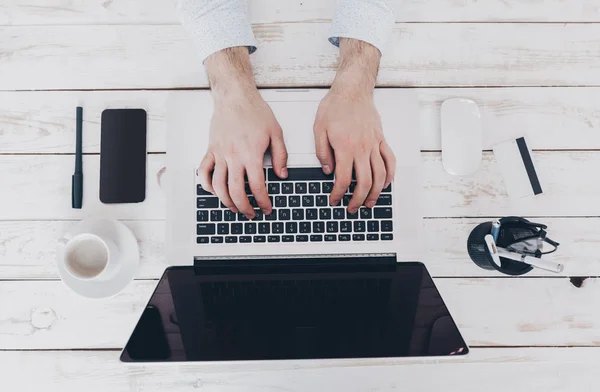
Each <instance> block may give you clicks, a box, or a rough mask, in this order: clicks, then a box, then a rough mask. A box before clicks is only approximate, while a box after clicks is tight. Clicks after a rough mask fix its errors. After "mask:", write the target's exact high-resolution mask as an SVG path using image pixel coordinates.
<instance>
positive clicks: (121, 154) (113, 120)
mask: <svg viewBox="0 0 600 392" xmlns="http://www.w3.org/2000/svg"><path fill="white" fill-rule="evenodd" d="M100 139H101V140H100V201H101V202H103V203H140V202H142V201H144V199H145V198H146V111H145V110H143V109H107V110H105V111H103V112H102V122H101V135H100Z"/></svg>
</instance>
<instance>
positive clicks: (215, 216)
mask: <svg viewBox="0 0 600 392" xmlns="http://www.w3.org/2000/svg"><path fill="white" fill-rule="evenodd" d="M210 220H211V222H220V221H222V220H223V211H221V210H211V211H210Z"/></svg>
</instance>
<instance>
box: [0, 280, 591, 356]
mask: <svg viewBox="0 0 600 392" xmlns="http://www.w3.org/2000/svg"><path fill="white" fill-rule="evenodd" d="M156 283H157V282H156V281H147V280H146V281H145V280H136V281H134V282H133V283H132V284H130V285H129V286H128V287H127V288H126V289H125V290H124V291H123V292H121V293H120V294H119V295H118V296H116V297H114V298H110V299H106V300H102V301H90V300H87V299H83V298H80V297H78V296H77V295H75V294H73V293H72V292H70V291H69V289H68V288H67V287H66V286H65V285H64V284H63V283H62V282H60V281H38V282H32V281H3V282H0V308H1V309H2V313H1V315H0V325H1V326H2V328H0V350H2V349H92V348H93V349H99V348H102V349H108V348H110V349H116V348H122V347H123V346H124V345H125V343H126V341H127V339H128V338H129V336H130V334H131V331H133V328H134V326H135V323H136V322H137V320H138V318H139V316H140V315H141V312H142V310H143V308H144V307H145V306H146V304H147V302H148V299H149V297H150V295H151V294H152V291H153V290H154V288H155V286H156ZM435 283H436V286H437V287H438V290H439V291H440V293H441V295H442V297H443V298H444V302H445V303H446V305H447V306H448V308H449V310H450V312H451V313H452V315H453V317H454V319H455V320H456V322H457V324H458V327H459V328H460V330H461V332H462V333H463V336H464V337H465V339H466V340H467V343H468V344H469V345H474V346H485V347H494V346H600V310H598V306H597V300H598V297H599V296H600V280H598V278H589V279H587V280H585V281H584V283H583V285H582V286H581V287H580V288H577V287H575V286H574V285H572V284H571V282H570V281H569V279H568V278H564V277H563V278H514V279H494V278H448V279H436V281H435ZM15 298H18V299H19V300H18V301H15V300H14V299H15Z"/></svg>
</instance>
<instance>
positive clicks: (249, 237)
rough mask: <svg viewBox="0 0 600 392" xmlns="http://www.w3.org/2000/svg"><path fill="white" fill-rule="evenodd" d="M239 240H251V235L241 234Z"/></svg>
mask: <svg viewBox="0 0 600 392" xmlns="http://www.w3.org/2000/svg"><path fill="white" fill-rule="evenodd" d="M240 242H252V237H251V236H249V235H243V236H241V237H240Z"/></svg>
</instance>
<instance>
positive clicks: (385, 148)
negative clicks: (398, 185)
mask: <svg viewBox="0 0 600 392" xmlns="http://www.w3.org/2000/svg"><path fill="white" fill-rule="evenodd" d="M379 151H380V152H381V157H382V158H383V161H384V162H385V173H386V177H385V184H384V186H383V187H384V188H387V187H388V185H390V184H391V183H392V181H393V180H394V176H395V175H396V155H394V151H392V149H391V148H390V146H389V145H388V144H387V142H386V141H385V140H384V141H382V142H381V144H380V145H379Z"/></svg>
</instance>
